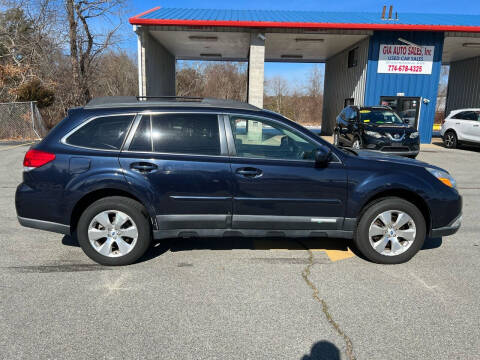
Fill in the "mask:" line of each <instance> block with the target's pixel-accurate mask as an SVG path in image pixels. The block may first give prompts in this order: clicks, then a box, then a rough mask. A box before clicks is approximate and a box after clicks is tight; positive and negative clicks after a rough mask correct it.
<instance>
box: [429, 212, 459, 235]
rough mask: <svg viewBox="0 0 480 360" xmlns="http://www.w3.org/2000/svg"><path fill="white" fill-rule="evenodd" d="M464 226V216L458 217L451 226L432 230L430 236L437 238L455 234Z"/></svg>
mask: <svg viewBox="0 0 480 360" xmlns="http://www.w3.org/2000/svg"><path fill="white" fill-rule="evenodd" d="M461 225H462V214H460V215H459V216H457V217H456V218H455V219H454V220H453V221H452V222H451V223H450V224H448V225H447V226H443V227H441V228H436V229H432V231H431V232H430V236H431V237H434V238H437V237H442V236H448V235H453V234H455V233H456V232H457V231H458V229H460V226H461Z"/></svg>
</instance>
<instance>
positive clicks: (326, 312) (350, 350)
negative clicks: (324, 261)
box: [302, 244, 356, 360]
mask: <svg viewBox="0 0 480 360" xmlns="http://www.w3.org/2000/svg"><path fill="white" fill-rule="evenodd" d="M302 246H303V247H304V248H305V250H307V251H308V265H307V267H306V268H305V269H304V270H303V271H302V277H303V280H305V282H306V283H307V285H308V286H309V287H310V288H311V289H312V290H313V294H312V296H313V298H314V299H315V300H316V301H318V302H319V303H320V304H321V305H322V312H323V314H324V315H325V317H326V319H327V321H328V322H329V324H330V325H331V326H332V327H333V328H334V330H335V331H336V332H337V334H338V335H340V336H341V337H342V338H343V340H345V345H346V347H347V349H346V355H347V359H348V360H356V358H355V355H354V353H353V343H352V340H350V338H349V337H348V335H347V334H345V332H344V331H343V330H342V328H341V327H340V325H339V324H338V323H337V322H336V321H335V319H334V318H333V316H332V314H331V313H330V310H329V309H328V304H327V302H326V301H325V300H324V299H322V298H321V297H320V296H319V290H318V288H317V287H316V286H315V284H314V283H313V282H312V281H311V280H310V274H311V270H312V267H313V265H314V261H313V260H314V259H313V252H312V250H311V249H309V248H308V247H306V246H305V245H304V244H302Z"/></svg>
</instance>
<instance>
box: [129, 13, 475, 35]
mask: <svg viewBox="0 0 480 360" xmlns="http://www.w3.org/2000/svg"><path fill="white" fill-rule="evenodd" d="M156 9H158V8H155V9H152V10H151V11H154V10H156ZM142 15H144V14H140V15H137V16H135V17H132V18H130V24H132V25H164V26H214V27H247V28H309V29H346V30H397V31H403V30H406V31H414V30H417V31H465V32H480V26H464V25H411V24H388V23H385V24H353V23H304V22H275V21H227V20H177V19H140V18H139V16H142Z"/></svg>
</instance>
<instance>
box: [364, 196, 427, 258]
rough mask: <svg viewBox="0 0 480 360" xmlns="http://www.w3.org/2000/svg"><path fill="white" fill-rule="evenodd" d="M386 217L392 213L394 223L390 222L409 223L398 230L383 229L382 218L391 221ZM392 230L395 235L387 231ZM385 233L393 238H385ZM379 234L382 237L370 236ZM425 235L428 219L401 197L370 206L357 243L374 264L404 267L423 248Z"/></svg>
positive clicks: (365, 213)
mask: <svg viewBox="0 0 480 360" xmlns="http://www.w3.org/2000/svg"><path fill="white" fill-rule="evenodd" d="M389 212H391V213H389ZM381 214H384V216H382V215H381ZM385 214H390V220H392V221H391V222H390V223H393V224H395V223H396V222H398V221H400V223H403V222H404V221H405V220H408V219H409V220H408V222H406V223H405V224H404V225H402V226H400V227H399V228H398V229H394V227H389V226H388V225H390V224H387V226H381V224H382V220H381V219H382V218H383V219H386V220H387V221H388V217H389V216H388V215H385ZM400 214H402V215H400ZM405 215H407V216H408V217H405ZM390 229H391V230H392V232H390V231H387V230H390ZM384 230H385V231H387V235H391V237H387V236H384V235H383V234H385V232H383V231H384ZM377 232H378V233H379V234H380V235H375V236H371V235H373V234H376V233H377ZM426 233H427V227H426V223H425V218H424V216H423V215H422V213H421V211H420V210H419V209H418V208H417V207H416V206H415V205H413V204H412V203H410V202H408V201H406V200H403V199H401V198H397V197H388V198H384V199H381V200H379V201H378V202H375V203H373V204H371V205H370V206H367V207H366V209H365V210H364V211H363V212H362V214H361V216H360V220H359V222H358V225H357V229H356V231H355V236H354V243H355V246H356V247H357V249H358V250H359V251H360V253H361V254H362V255H363V256H365V257H366V258H367V259H368V260H370V261H372V262H375V263H378V264H401V263H404V262H407V261H408V260H410V259H411V258H412V257H413V256H414V255H415V254H416V253H417V252H418V251H419V250H420V249H421V248H422V246H423V243H424V241H425V236H426ZM404 236H405V237H404ZM371 239H372V240H371ZM390 239H391V240H390ZM410 239H411V241H409V240H410ZM383 244H385V246H384V247H383ZM399 245H400V247H398V246H399ZM374 246H375V247H377V248H378V249H379V250H376V249H375V248H374ZM382 247H383V250H382ZM380 250H382V252H380Z"/></svg>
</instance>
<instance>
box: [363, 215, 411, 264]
mask: <svg viewBox="0 0 480 360" xmlns="http://www.w3.org/2000/svg"><path fill="white" fill-rule="evenodd" d="M416 234H417V229H416V225H415V222H414V221H413V219H412V218H411V217H410V215H408V214H407V213H405V212H403V211H400V210H389V211H384V212H382V213H380V214H379V215H377V216H376V217H375V218H374V220H373V221H372V223H371V224H370V228H369V231H368V239H369V240H370V245H371V246H372V247H373V249H375V251H377V252H378V253H380V254H382V255H385V256H397V255H400V254H402V253H404V252H405V251H407V250H408V248H410V246H412V244H413V242H414V241H415V236H416Z"/></svg>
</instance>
